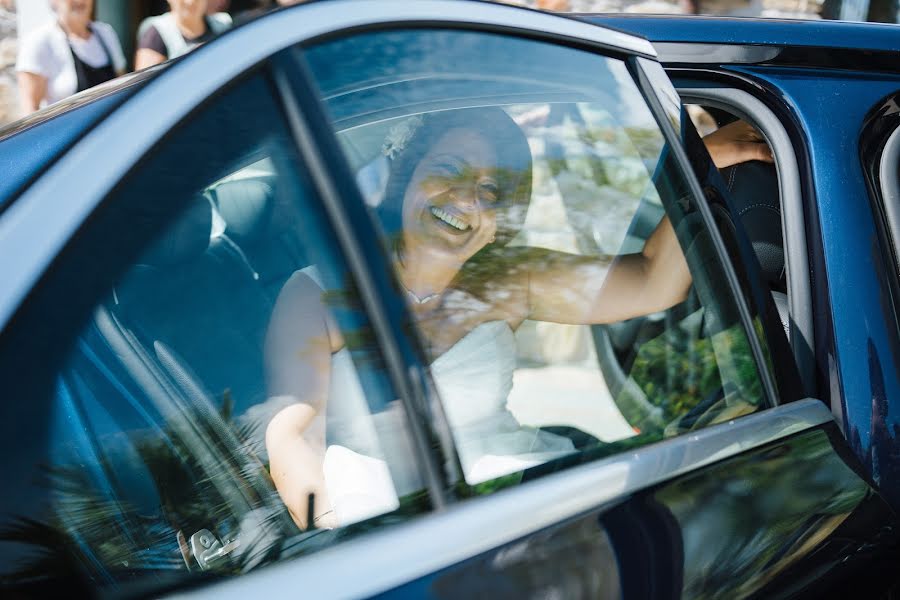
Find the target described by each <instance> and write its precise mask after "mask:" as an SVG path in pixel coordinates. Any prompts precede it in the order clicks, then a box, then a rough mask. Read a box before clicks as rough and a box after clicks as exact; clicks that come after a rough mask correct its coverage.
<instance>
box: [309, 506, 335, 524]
mask: <svg viewBox="0 0 900 600" xmlns="http://www.w3.org/2000/svg"><path fill="white" fill-rule="evenodd" d="M333 512H334V509H332V510H326V511H325V512H323V513H322V514H321V515H319V516H318V517H315V518H313V523H316V522H318V520H319V519H321V518H322V517H324V516H325V515H330V514H331V513H333Z"/></svg>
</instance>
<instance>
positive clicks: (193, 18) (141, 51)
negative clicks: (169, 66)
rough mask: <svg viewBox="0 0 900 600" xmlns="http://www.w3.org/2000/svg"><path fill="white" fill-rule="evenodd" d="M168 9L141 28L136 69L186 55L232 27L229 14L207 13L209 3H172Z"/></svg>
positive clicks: (188, 0) (171, 0)
mask: <svg viewBox="0 0 900 600" xmlns="http://www.w3.org/2000/svg"><path fill="white" fill-rule="evenodd" d="M169 9H170V10H169V12H167V13H164V14H162V15H159V16H156V17H150V18H148V19H144V21H143V22H142V23H141V25H140V27H139V28H138V35H137V37H138V49H137V52H135V55H134V68H135V70H140V69H146V68H147V67H152V66H153V65H158V64H159V63H161V62H163V61H166V60H169V59H170V58H176V57H178V56H181V55H182V54H187V53H188V52H190V51H191V50H193V49H194V48H196V47H197V46H199V45H200V44H202V43H204V42H208V41H209V40H211V39H212V38H214V37H215V36H217V35H218V34H220V33H222V32H224V31H225V30H227V29H228V28H229V27H231V17H230V16H229V15H228V14H227V13H214V14H207V0H169Z"/></svg>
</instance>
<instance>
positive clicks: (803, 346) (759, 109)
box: [678, 82, 815, 395]
mask: <svg viewBox="0 0 900 600" xmlns="http://www.w3.org/2000/svg"><path fill="white" fill-rule="evenodd" d="M704 83H705V84H706V87H693V86H691V87H685V88H679V89H678V92H679V94H681V98H682V100H683V101H684V102H685V103H686V104H699V103H704V104H707V105H709V106H715V107H718V108H722V109H725V110H727V111H729V112H732V113H734V114H736V115H737V116H738V117H740V118H741V119H744V120H745V121H748V122H750V123H752V124H754V125H755V126H756V127H758V128H759V129H760V131H761V132H762V133H763V136H764V137H765V138H766V141H767V142H768V143H769V145H770V146H772V148H773V149H774V155H775V164H776V166H777V171H778V187H779V193H780V196H781V206H782V219H781V228H782V237H783V239H784V252H785V269H786V271H787V280H788V302H789V311H788V313H789V316H790V323H789V325H790V334H789V341H790V343H791V348H792V350H793V353H794V358H795V360H796V362H797V365H798V367H799V370H800V377H801V378H802V380H803V387H804V392H805V393H806V394H807V395H813V394H814V393H815V356H814V348H815V332H814V327H813V326H814V320H813V309H812V286H811V284H810V279H809V258H808V251H807V245H806V226H805V219H804V217H803V196H802V187H801V183H800V171H799V168H798V166H797V157H796V154H795V153H794V149H793V146H792V145H791V141H790V138H789V137H788V134H787V132H786V131H785V129H784V126H783V125H782V124H781V121H779V120H778V118H777V117H776V116H775V115H774V113H772V111H771V110H770V109H769V108H768V107H766V105H765V104H764V103H763V102H762V101H760V100H759V99H757V98H756V97H754V96H753V95H752V94H750V93H749V92H746V91H744V90H740V89H737V88H734V87H729V86H727V85H725V84H717V83H710V82H704Z"/></svg>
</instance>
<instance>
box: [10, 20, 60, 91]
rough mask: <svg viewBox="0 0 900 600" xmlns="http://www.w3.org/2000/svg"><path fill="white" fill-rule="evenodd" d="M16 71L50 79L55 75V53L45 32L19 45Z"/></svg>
mask: <svg viewBox="0 0 900 600" xmlns="http://www.w3.org/2000/svg"><path fill="white" fill-rule="evenodd" d="M16 71H24V72H26V73H34V74H35V75H43V76H44V77H47V78H48V79H49V78H50V77H51V76H52V75H53V71H54V69H53V52H52V49H51V47H50V38H49V37H48V36H47V35H45V34H44V32H43V30H39V31H36V32H34V33H33V34H32V35H29V36H27V37H25V39H23V40H22V42H21V43H20V44H19V54H18V56H17V57H16Z"/></svg>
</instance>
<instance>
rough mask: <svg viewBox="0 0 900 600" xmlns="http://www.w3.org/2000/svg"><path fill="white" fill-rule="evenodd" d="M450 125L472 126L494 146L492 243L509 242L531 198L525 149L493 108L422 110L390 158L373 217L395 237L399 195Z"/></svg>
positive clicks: (510, 125)
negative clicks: (419, 119) (418, 122)
mask: <svg viewBox="0 0 900 600" xmlns="http://www.w3.org/2000/svg"><path fill="white" fill-rule="evenodd" d="M451 129H469V130H475V131H477V132H478V133H480V134H481V135H483V136H484V137H485V138H486V139H487V140H489V141H490V142H491V143H492V144H493V145H494V147H495V148H496V154H497V165H496V168H497V171H496V179H497V183H498V185H499V188H500V190H499V194H498V198H497V234H496V244H497V245H499V246H502V245H504V244H506V243H507V242H509V241H510V240H511V239H512V238H513V237H515V235H516V233H518V231H519V229H521V228H522V224H523V223H524V221H525V213H526V211H527V209H528V202H529V200H530V199H531V150H530V149H529V147H528V140H527V139H526V138H525V134H524V133H523V132H522V130H521V129H520V128H519V126H518V125H516V122H515V121H513V120H512V118H511V117H510V116H509V115H508V114H506V112H505V111H504V110H503V109H501V108H498V107H487V108H465V109H458V110H447V111H440V112H434V113H428V114H426V115H423V116H422V124H421V125H419V126H418V127H417V128H416V129H415V131H414V133H413V134H412V137H411V139H410V140H409V142H408V144H407V145H406V147H404V148H403V149H402V150H401V151H400V152H399V153H398V154H396V155H395V156H394V158H392V159H390V171H389V174H388V180H387V186H386V187H385V193H384V200H383V201H382V203H381V205H380V206H379V207H378V216H379V218H380V220H381V225H382V227H383V229H384V231H385V233H386V234H387V235H388V236H389V238H392V239H394V240H395V243H396V242H399V240H400V237H401V235H400V234H401V229H402V226H403V216H402V215H403V198H404V196H405V194H406V188H407V187H409V183H410V180H411V179H412V175H413V172H414V171H415V170H416V166H418V164H419V161H421V160H422V158H423V157H424V156H425V154H426V153H427V152H428V149H429V148H431V147H432V146H433V145H434V144H436V143H437V141H438V140H439V139H440V138H441V137H442V136H443V135H444V134H446V133H447V132H448V131H450V130H451Z"/></svg>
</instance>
